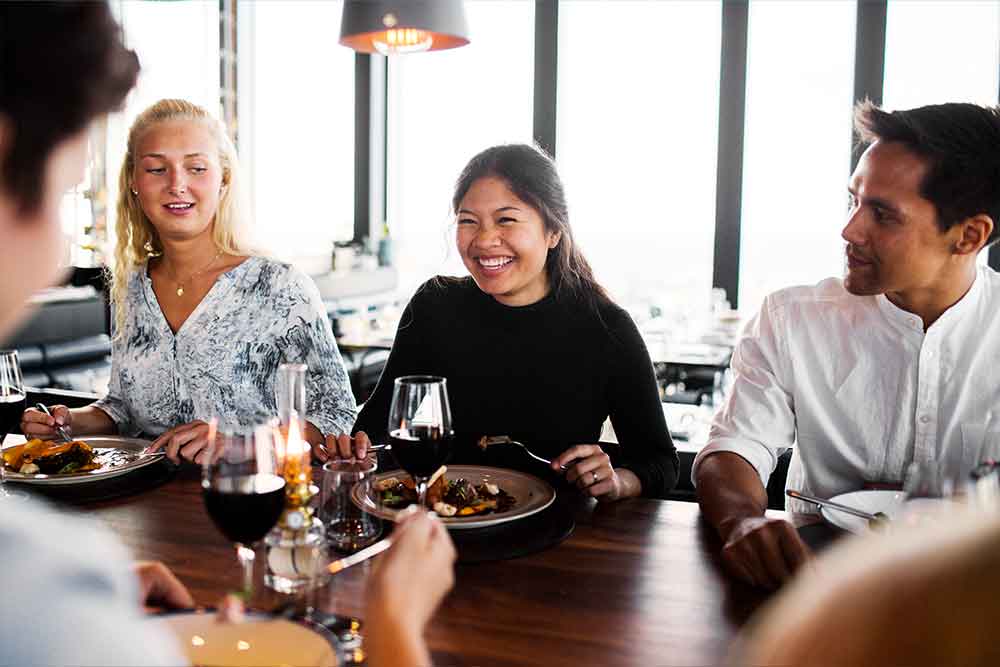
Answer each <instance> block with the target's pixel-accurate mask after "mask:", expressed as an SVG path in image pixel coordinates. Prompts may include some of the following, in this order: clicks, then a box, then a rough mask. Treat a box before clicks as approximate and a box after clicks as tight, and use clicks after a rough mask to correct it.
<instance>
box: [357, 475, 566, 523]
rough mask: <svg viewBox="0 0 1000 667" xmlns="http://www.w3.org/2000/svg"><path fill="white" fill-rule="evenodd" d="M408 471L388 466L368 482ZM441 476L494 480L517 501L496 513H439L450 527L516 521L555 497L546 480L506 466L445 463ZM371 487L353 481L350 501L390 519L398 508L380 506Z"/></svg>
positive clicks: (536, 510) (477, 481) (535, 511)
mask: <svg viewBox="0 0 1000 667" xmlns="http://www.w3.org/2000/svg"><path fill="white" fill-rule="evenodd" d="M408 476H409V475H408V474H407V473H406V472H403V471H402V470H390V471H389V472H384V473H380V474H378V475H374V476H373V477H372V482H373V483H374V482H378V481H381V480H384V479H388V478H390V477H398V478H401V479H402V478H405V477H408ZM444 477H445V479H446V480H453V479H459V478H463V479H467V480H469V482H471V483H472V484H473V485H478V484H482V483H483V482H490V483H492V484H496V485H497V486H499V487H500V488H501V489H503V490H504V491H506V492H507V493H509V494H510V495H512V496H514V499H515V500H516V501H517V502H516V504H515V505H514V507H512V508H511V509H509V510H507V511H506V512H500V513H499V514H496V513H493V514H485V515H482V516H462V517H459V516H448V517H441V521H442V522H444V524H445V525H446V526H447V527H448V528H450V529H452V530H459V529H463V528H485V527H487V526H495V525H497V524H501V523H507V522H508V521H517V520H518V519H523V518H525V517H528V516H531V515H532V514H537V513H538V512H541V511H542V510H543V509H545V508H546V507H548V506H549V505H551V504H552V502H553V501H554V500H555V499H556V490H555V489H553V488H552V486H551V485H549V484H548V483H546V482H543V481H542V480H540V479H538V478H537V477H535V476H534V475H528V474H525V473H523V472H518V471H516V470H508V469H506V468H491V467H487V466H448V470H447V471H446V472H445V474H444ZM373 493H374V489H373V486H372V484H368V483H365V482H362V483H360V484H355V485H354V488H353V489H352V490H351V500H353V501H354V504H355V505H357V506H358V507H360V508H361V509H363V510H364V511H366V512H369V513H371V514H374V515H376V516H379V517H381V518H383V519H390V520H391V519H393V518H394V517H395V515H396V513H397V511H398V510H392V509H389V508H387V507H380V506H379V504H378V503H377V502H376V498H374V497H373Z"/></svg>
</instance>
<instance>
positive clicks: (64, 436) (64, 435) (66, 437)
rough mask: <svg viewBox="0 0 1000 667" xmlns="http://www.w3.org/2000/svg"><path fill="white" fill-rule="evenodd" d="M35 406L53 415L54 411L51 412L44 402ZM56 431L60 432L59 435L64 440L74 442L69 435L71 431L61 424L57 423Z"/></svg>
mask: <svg viewBox="0 0 1000 667" xmlns="http://www.w3.org/2000/svg"><path fill="white" fill-rule="evenodd" d="M35 407H36V408H38V409H39V410H41V411H42V412H44V413H45V414H47V415H48V416H49V417H51V416H52V413H51V412H49V409H48V408H47V407H45V404H44V403H35ZM56 433H58V434H59V437H60V438H62V439H63V442H72V440H73V438H71V437H69V433H68V432H67V431H66V429H65V428H63V427H62V426H60V425H59V424H56Z"/></svg>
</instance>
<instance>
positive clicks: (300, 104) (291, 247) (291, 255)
mask: <svg viewBox="0 0 1000 667" xmlns="http://www.w3.org/2000/svg"><path fill="white" fill-rule="evenodd" d="M342 7H343V3H342V2H313V1H310V0H299V1H294V2H292V1H290V0H255V1H254V2H244V3H240V5H239V12H240V14H241V16H240V18H239V20H240V30H241V31H240V34H239V43H238V47H237V49H238V52H239V58H240V61H239V67H240V82H239V89H238V91H239V92H238V94H239V96H240V99H239V105H238V109H239V111H238V114H239V123H240V157H241V159H242V162H243V166H244V169H245V171H247V172H248V174H249V176H250V179H249V180H250V188H249V190H250V195H251V197H252V202H253V204H254V219H255V224H256V229H257V236H258V238H259V239H260V241H261V242H262V244H263V245H264V247H265V249H266V250H268V251H269V252H271V253H273V254H275V255H277V256H279V257H283V258H286V259H290V260H294V261H296V262H297V263H299V264H301V265H302V267H303V268H304V269H306V270H309V271H311V272H321V271H323V270H329V268H330V256H331V254H332V251H333V242H334V241H340V240H350V239H351V238H352V237H353V236H354V58H355V56H354V52H353V51H352V50H350V49H348V48H346V47H343V46H341V45H340V44H338V43H337V38H338V35H339V34H340V15H341V11H342ZM245 26H246V27H247V29H246V30H244V27H245Z"/></svg>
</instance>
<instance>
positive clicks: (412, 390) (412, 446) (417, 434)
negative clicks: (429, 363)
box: [388, 375, 454, 507]
mask: <svg viewBox="0 0 1000 667" xmlns="http://www.w3.org/2000/svg"><path fill="white" fill-rule="evenodd" d="M388 430H389V442H390V443H391V444H392V454H393V456H394V457H395V458H396V461H397V462H398V463H399V465H400V466H402V468H403V470H405V471H406V472H408V473H410V475H411V476H412V477H413V481H414V483H415V484H416V487H417V497H418V498H419V502H420V506H421V507H424V506H426V504H427V482H428V480H429V479H430V477H431V475H433V474H434V473H435V471H437V469H438V468H440V467H441V465H442V464H444V462H445V461H446V460H447V459H448V457H449V456H450V455H451V446H452V440H453V439H454V431H453V430H452V424H451V408H450V407H449V405H448V381H447V380H446V379H445V378H443V377H436V376H433V375H406V376H403V377H399V378H396V382H395V383H394V384H393V388H392V404H391V406H390V408H389V429H388Z"/></svg>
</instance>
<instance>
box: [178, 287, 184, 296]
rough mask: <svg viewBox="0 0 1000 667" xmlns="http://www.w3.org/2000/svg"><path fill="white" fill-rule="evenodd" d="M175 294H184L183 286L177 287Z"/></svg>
mask: <svg viewBox="0 0 1000 667" xmlns="http://www.w3.org/2000/svg"><path fill="white" fill-rule="evenodd" d="M177 296H184V288H183V287H178V288H177Z"/></svg>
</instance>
